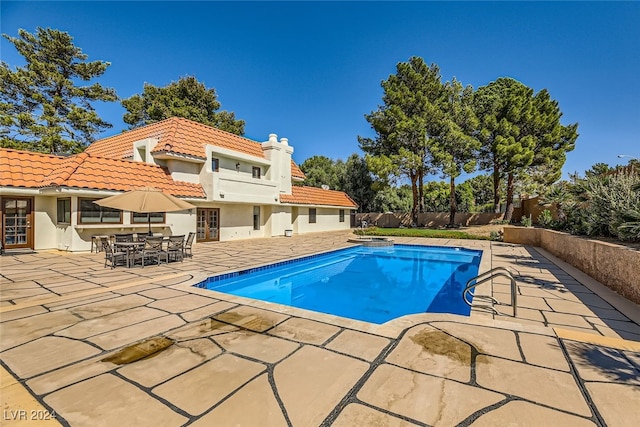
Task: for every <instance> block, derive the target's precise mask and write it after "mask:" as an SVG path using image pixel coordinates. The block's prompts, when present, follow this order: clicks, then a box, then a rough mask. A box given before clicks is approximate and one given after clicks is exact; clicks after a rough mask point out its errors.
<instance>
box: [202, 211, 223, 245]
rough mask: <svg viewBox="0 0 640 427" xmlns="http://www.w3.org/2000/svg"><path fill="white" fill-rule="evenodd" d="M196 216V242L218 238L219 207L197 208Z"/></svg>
mask: <svg viewBox="0 0 640 427" xmlns="http://www.w3.org/2000/svg"><path fill="white" fill-rule="evenodd" d="M196 216H197V218H196V238H197V240H198V242H210V241H217V240H220V209H201V208H198V210H197V214H196Z"/></svg>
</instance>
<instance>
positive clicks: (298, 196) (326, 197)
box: [280, 185, 358, 208]
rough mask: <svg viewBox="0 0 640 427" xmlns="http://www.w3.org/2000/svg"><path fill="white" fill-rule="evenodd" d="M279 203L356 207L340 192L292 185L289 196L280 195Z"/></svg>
mask: <svg viewBox="0 0 640 427" xmlns="http://www.w3.org/2000/svg"><path fill="white" fill-rule="evenodd" d="M280 203H293V204H298V205H318V206H344V207H347V208H356V207H358V205H357V204H356V202H354V201H353V199H351V197H349V196H348V195H347V193H344V192H342V191H335V190H323V189H322V188H316V187H304V186H298V185H294V186H293V187H292V188H291V194H281V195H280Z"/></svg>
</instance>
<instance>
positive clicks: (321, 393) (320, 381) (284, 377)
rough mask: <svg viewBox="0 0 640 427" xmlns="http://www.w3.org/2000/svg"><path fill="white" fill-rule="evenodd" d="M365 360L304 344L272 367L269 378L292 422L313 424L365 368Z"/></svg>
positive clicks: (332, 406)
mask: <svg viewBox="0 0 640 427" xmlns="http://www.w3.org/2000/svg"><path fill="white" fill-rule="evenodd" d="M368 368H369V364H367V363H364V362H362V361H359V360H357V359H353V358H350V357H347V356H343V355H340V354H337V353H333V352H330V351H327V350H323V349H319V348H317V347H313V346H304V347H302V348H301V349H300V350H298V351H297V352H295V353H294V354H292V355H291V356H289V357H288V358H287V359H285V360H283V361H282V362H280V363H279V364H278V365H277V366H276V367H275V369H274V372H273V378H274V381H275V386H276V388H277V390H278V393H279V395H280V398H281V399H282V403H283V404H284V407H285V409H286V411H287V414H288V415H289V418H290V420H291V423H292V424H293V425H294V426H317V425H320V424H321V423H322V421H323V420H324V419H325V418H326V417H327V416H328V415H329V413H330V412H331V411H332V410H333V409H334V407H335V406H336V405H337V404H338V402H339V401H340V400H341V399H342V398H343V397H344V396H345V395H346V394H347V392H348V391H349V390H350V389H351V387H353V386H354V385H355V383H356V382H357V381H358V380H359V379H360V377H361V376H362V375H363V374H364V373H365V372H366V371H367V369H368Z"/></svg>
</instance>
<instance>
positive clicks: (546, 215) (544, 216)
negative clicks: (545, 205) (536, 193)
mask: <svg viewBox="0 0 640 427" xmlns="http://www.w3.org/2000/svg"><path fill="white" fill-rule="evenodd" d="M552 223H553V215H552V214H551V211H550V210H549V209H545V210H543V211H542V212H540V215H538V224H540V226H542V227H544V228H550V227H551V224H552Z"/></svg>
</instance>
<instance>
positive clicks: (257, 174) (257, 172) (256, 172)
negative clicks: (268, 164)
mask: <svg viewBox="0 0 640 427" xmlns="http://www.w3.org/2000/svg"><path fill="white" fill-rule="evenodd" d="M252 172H253V177H254V178H256V179H260V168H259V167H258V166H254V167H253V168H252Z"/></svg>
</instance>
